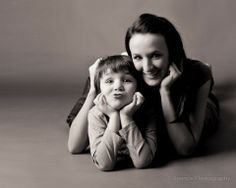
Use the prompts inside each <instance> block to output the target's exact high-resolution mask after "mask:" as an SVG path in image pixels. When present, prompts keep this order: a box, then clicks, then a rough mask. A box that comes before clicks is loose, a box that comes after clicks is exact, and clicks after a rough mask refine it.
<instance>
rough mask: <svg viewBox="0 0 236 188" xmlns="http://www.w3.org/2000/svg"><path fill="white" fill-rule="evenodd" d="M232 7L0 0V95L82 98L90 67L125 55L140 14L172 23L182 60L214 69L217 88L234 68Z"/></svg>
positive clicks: (217, 0)
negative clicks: (126, 41)
mask: <svg viewBox="0 0 236 188" xmlns="http://www.w3.org/2000/svg"><path fill="white" fill-rule="evenodd" d="M235 7H236V2H235V1H233V0H224V1H222V0H199V1H195V0H178V1H176V0H145V1H143V0H128V1H127V0H121V1H115V0H114V1H111V0H99V1H95V0H94V1H92V0H67V1H65V0H40V1H38V0H1V1H0V84H1V88H2V89H1V90H2V91H1V92H2V93H5V94H16V93H22V94H24V93H29V92H31V93H34V94H37V93H44V92H45V89H47V90H50V89H51V90H52V89H53V90H54V91H56V92H58V93H60V92H66V93H69V92H73V91H80V90H79V89H80V86H81V85H83V83H84V81H85V77H86V76H87V74H88V71H87V69H88V66H89V65H90V64H92V63H93V62H94V60H95V59H96V58H97V57H99V56H101V55H109V54H114V53H120V52H122V51H124V36H125V31H126V29H127V27H128V26H129V25H130V24H131V23H132V22H133V21H134V19H135V18H136V17H137V16H138V15H139V14H141V13H144V12H149V13H154V14H158V15H162V16H165V17H167V18H168V19H169V20H170V21H172V22H173V23H174V24H175V26H176V27H177V29H178V30H179V32H180V33H181V36H182V38H183V41H184V46H185V49H186V52H187V54H188V55H189V56H190V57H192V58H197V59H200V60H202V61H205V62H207V63H210V64H212V65H213V68H214V72H215V77H216V79H217V80H220V81H221V80H222V79H223V78H222V77H223V76H224V74H225V72H224V68H225V67H230V66H231V64H232V63H234V57H235V49H236V44H235V38H236V32H235V30H236V22H235V16H236V14H235ZM216 64H217V66H215V65H216ZM227 70H228V71H233V70H232V69H230V68H229V69H227ZM76 87H78V88H77V89H75V88H76Z"/></svg>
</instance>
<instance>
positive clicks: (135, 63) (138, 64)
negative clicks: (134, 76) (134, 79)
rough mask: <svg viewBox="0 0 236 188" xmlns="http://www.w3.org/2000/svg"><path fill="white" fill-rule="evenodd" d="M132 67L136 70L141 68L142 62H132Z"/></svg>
mask: <svg viewBox="0 0 236 188" xmlns="http://www.w3.org/2000/svg"><path fill="white" fill-rule="evenodd" d="M134 67H135V68H136V70H137V71H141V70H142V64H141V63H137V62H134Z"/></svg>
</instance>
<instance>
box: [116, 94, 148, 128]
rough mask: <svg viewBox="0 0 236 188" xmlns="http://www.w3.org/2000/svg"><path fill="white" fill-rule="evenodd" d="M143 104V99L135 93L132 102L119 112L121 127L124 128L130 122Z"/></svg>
mask: <svg viewBox="0 0 236 188" xmlns="http://www.w3.org/2000/svg"><path fill="white" fill-rule="evenodd" d="M143 102H144V97H143V95H142V94H141V93H140V92H136V93H135V94H134V96H133V101H132V102H131V103H129V104H128V105H126V106H124V107H123V108H122V109H121V110H120V119H121V126H122V127H124V126H126V125H128V123H130V122H131V121H132V116H133V114H134V113H135V112H136V111H137V110H138V109H139V108H140V106H141V105H142V104H143Z"/></svg>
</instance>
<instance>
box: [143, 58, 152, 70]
mask: <svg viewBox="0 0 236 188" xmlns="http://www.w3.org/2000/svg"><path fill="white" fill-rule="evenodd" d="M152 68H153V64H152V61H151V60H150V59H149V58H146V59H144V62H143V71H144V72H149V71H150V70H152Z"/></svg>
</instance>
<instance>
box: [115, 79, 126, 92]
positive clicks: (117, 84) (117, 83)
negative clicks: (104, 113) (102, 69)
mask: <svg viewBox="0 0 236 188" xmlns="http://www.w3.org/2000/svg"><path fill="white" fill-rule="evenodd" d="M114 89H115V90H116V91H122V90H124V86H123V84H122V82H121V81H117V82H116V83H115V85H114Z"/></svg>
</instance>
